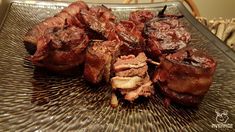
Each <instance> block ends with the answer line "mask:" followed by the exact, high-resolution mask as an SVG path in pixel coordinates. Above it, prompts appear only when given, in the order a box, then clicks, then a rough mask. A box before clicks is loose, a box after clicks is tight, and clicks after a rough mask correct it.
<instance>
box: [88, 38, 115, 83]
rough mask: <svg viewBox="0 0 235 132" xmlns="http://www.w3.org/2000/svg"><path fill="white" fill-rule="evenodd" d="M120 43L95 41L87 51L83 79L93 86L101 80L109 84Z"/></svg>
mask: <svg viewBox="0 0 235 132" xmlns="http://www.w3.org/2000/svg"><path fill="white" fill-rule="evenodd" d="M119 47H120V43H119V42H117V41H96V42H94V43H93V44H92V46H90V47H89V48H88V49H87V52H86V62H85V69H84V77H85V79H86V80H87V81H88V82H91V83H93V84H97V83H99V82H100V81H101V80H102V79H103V78H104V79H105V81H106V82H109V78H110V74H111V70H112V65H113V63H114V60H115V59H116V57H117V56H118V55H119V52H120V51H119Z"/></svg>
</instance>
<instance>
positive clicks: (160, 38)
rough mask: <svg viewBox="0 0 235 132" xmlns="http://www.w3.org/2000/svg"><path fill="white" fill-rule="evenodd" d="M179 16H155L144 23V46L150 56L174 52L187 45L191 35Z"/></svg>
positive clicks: (154, 56)
mask: <svg viewBox="0 0 235 132" xmlns="http://www.w3.org/2000/svg"><path fill="white" fill-rule="evenodd" d="M178 18H179V17H174V16H170V17H163V18H162V17H156V18H154V19H152V20H151V21H149V22H147V23H146V24H145V29H144V33H145V35H146V36H147V42H146V45H147V46H146V47H148V49H147V52H148V53H149V54H150V56H151V57H153V58H156V57H158V56H159V55H161V54H170V53H174V52H176V51H177V50H179V49H182V48H184V47H186V46H187V44H188V43H189V42H190V39H191V36H190V34H189V33H188V32H187V31H186V30H185V27H184V25H183V24H182V23H181V22H180V21H179V20H178Z"/></svg>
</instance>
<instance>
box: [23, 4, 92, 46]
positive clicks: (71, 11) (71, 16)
mask: <svg viewBox="0 0 235 132" xmlns="http://www.w3.org/2000/svg"><path fill="white" fill-rule="evenodd" d="M82 9H85V10H87V9H88V6H87V5H86V3H85V2H83V1H77V2H74V3H72V4H70V5H69V6H68V7H66V8H64V9H63V10H62V11H61V12H59V13H58V14H56V15H55V16H54V17H49V18H47V19H45V20H44V21H42V22H40V23H39V24H37V25H35V26H34V27H33V28H32V29H30V30H29V31H28V32H27V33H26V35H25V38H24V42H25V43H26V45H28V44H33V45H35V46H36V44H37V42H38V39H39V38H40V37H41V36H42V35H44V32H45V31H46V30H47V29H49V28H62V27H64V25H66V23H67V24H68V23H69V24H70V25H75V26H78V27H83V26H84V25H82V24H81V22H80V19H79V13H80V11H81V10H82Z"/></svg>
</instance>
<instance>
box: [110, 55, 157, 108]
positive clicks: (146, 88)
mask: <svg viewBox="0 0 235 132" xmlns="http://www.w3.org/2000/svg"><path fill="white" fill-rule="evenodd" d="M146 60H147V57H146V56H145V54H144V53H143V52H141V53H139V54H138V55H137V56H134V55H128V56H121V57H119V58H118V59H117V61H116V62H115V63H114V72H115V77H113V78H112V79H111V85H112V88H113V90H118V91H120V93H121V94H122V95H123V96H124V99H126V100H128V101H131V102H132V101H134V100H135V99H137V98H138V97H139V96H145V97H148V96H150V95H152V94H153V93H154V90H153V86H152V82H151V80H150V78H149V75H148V73H147V69H148V67H147V63H146ZM112 106H113V105H112Z"/></svg>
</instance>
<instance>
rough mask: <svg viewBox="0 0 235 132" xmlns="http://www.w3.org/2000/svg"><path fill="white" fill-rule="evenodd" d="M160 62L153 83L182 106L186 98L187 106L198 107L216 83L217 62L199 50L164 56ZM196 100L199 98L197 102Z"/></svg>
mask: <svg viewBox="0 0 235 132" xmlns="http://www.w3.org/2000/svg"><path fill="white" fill-rule="evenodd" d="M160 62H161V64H160V66H159V68H158V69H157V71H156V72H155V74H154V76H153V81H154V82H158V83H159V85H160V87H161V90H162V91H163V93H164V94H166V96H167V97H169V98H172V99H173V101H176V102H179V103H181V99H182V103H184V104H189V105H194V104H198V103H199V102H200V100H199V98H200V99H201V97H203V96H204V95H205V94H206V92H207V91H208V90H209V87H210V85H211V83H212V76H213V74H214V72H215V68H216V62H215V60H214V59H213V58H211V57H209V56H207V55H206V54H204V53H202V52H200V51H199V50H197V49H192V48H184V49H181V50H180V51H178V52H176V53H174V54H171V55H168V56H167V57H165V58H164V57H161V58H160ZM177 93H179V94H177ZM180 95H185V96H180ZM186 95H187V96H186ZM172 96H174V97H172ZM194 97H197V98H196V100H195V101H193V100H194ZM188 98H190V99H188Z"/></svg>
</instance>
